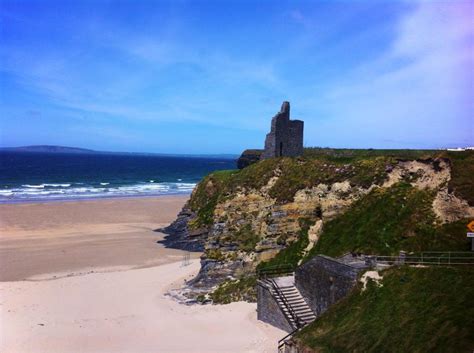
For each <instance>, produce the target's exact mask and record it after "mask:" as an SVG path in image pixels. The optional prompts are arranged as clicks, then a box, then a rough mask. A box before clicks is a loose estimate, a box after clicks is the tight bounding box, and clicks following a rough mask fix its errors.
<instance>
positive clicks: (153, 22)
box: [0, 0, 474, 154]
mask: <svg viewBox="0 0 474 353" xmlns="http://www.w3.org/2000/svg"><path fill="white" fill-rule="evenodd" d="M473 16H474V1H456V0H450V1H434V0H433V1H414V0H413V1H388V0H373V1H359V0H354V1H349V0H346V1H316V0H314V1H283V0H279V1H270V0H267V1H257V0H255V1H246V0H240V1H225V0H221V1H217V0H216V1H183V0H173V1H145V0H141V1H132V0H129V1H123V0H116V1H105V0H94V1H92V0H90V1H89V0H76V1H72V0H62V1H50V0H41V1H39V0H38V1H26V0H25V1H7V0H0V41H1V45H0V64H1V65H0V103H1V106H0V146H2V147H6V146H24V145H38V144H49V145H64V146H75V147H83V148H92V149H97V150H107V151H127V152H158V153H212V154H217V153H235V154H237V153H240V152H241V151H243V150H244V149H246V148H263V144H264V139H265V134H266V133H267V132H268V131H269V129H270V121H271V118H272V117H273V116H274V115H275V114H276V113H277V112H278V111H279V109H280V106H281V103H282V102H283V101H285V100H287V101H290V104H291V117H292V118H293V119H301V120H304V122H305V133H304V134H305V136H304V145H305V146H307V147H313V146H320V147H335V148H445V147H456V146H466V145H474V122H473V120H474V118H473V116H474V114H473V113H474V103H473V102H474V99H473V98H474V97H473V95H474V70H473V63H474V21H472V18H473Z"/></svg>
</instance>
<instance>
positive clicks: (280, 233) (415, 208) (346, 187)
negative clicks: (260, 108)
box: [164, 149, 474, 302]
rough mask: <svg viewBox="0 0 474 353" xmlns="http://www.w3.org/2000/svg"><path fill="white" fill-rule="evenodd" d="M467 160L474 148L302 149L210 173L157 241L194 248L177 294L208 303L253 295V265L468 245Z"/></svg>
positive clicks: (472, 188) (473, 157)
mask: <svg viewBox="0 0 474 353" xmlns="http://www.w3.org/2000/svg"><path fill="white" fill-rule="evenodd" d="M473 162H474V153H473V152H462V153H459V152H454V153H447V152H443V151H377V150H365V151H364V150H329V149H310V150H306V151H305V156H304V157H300V158H272V159H267V160H263V161H260V162H258V163H255V164H251V165H249V166H248V167H246V168H244V169H242V170H236V171H220V172H215V173H212V174H210V175H208V176H207V177H205V178H204V179H203V180H202V181H201V182H200V183H199V185H198V186H197V187H196V188H195V190H194V191H193V193H192V195H191V198H190V200H189V202H188V203H187V204H186V206H185V207H184V208H183V210H182V212H181V213H180V215H179V216H178V219H177V220H176V221H175V222H174V223H173V224H171V225H170V226H169V227H167V228H166V229H165V230H164V231H165V232H167V233H168V234H169V236H168V237H167V239H166V241H165V244H167V245H168V246H173V247H178V248H184V249H188V250H198V251H200V250H202V251H203V255H202V257H201V265H202V266H201V271H200V273H199V275H198V276H197V277H196V278H195V279H194V280H192V281H191V282H189V283H188V287H187V288H186V291H185V292H186V296H187V297H188V298H191V299H196V298H197V299H198V300H200V301H206V300H208V299H212V300H213V301H214V302H225V301H229V300H239V299H246V300H252V298H253V296H254V290H253V288H252V285H253V283H255V281H254V275H253V274H254V273H255V269H256V268H257V266H258V267H259V268H262V267H265V266H270V265H275V264H280V263H287V264H288V263H289V264H292V265H293V266H296V265H298V264H300V263H301V262H303V261H306V260H307V259H309V258H311V256H312V255H314V254H317V253H323V254H326V255H331V256H337V255H342V254H344V253H345V252H349V251H351V252H363V253H367V254H370V253H376V254H397V253H398V251H399V250H401V249H403V250H405V251H414V252H417V251H423V250H438V249H439V250H467V249H468V243H467V241H466V238H465V231H464V222H465V219H466V218H467V217H473V216H474V207H473V206H474V185H473V181H472V178H471V177H470V175H471V176H472V172H473V170H472V169H473V167H472V166H473V165H474V163H473ZM229 298H231V299H229Z"/></svg>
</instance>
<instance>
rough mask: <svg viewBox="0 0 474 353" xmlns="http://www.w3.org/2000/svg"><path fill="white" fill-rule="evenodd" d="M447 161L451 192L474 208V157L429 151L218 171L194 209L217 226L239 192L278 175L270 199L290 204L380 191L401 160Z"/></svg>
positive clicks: (337, 155)
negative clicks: (222, 207) (308, 197)
mask: <svg viewBox="0 0 474 353" xmlns="http://www.w3.org/2000/svg"><path fill="white" fill-rule="evenodd" d="M429 158H446V159H449V161H450V163H451V167H452V177H451V180H450V181H449V189H450V191H453V192H454V194H455V195H457V196H460V197H462V198H463V199H465V200H467V201H468V202H469V203H470V204H471V205H474V178H472V175H474V151H466V152H447V151H438V150H437V151H428V150H354V149H326V148H309V149H305V155H304V156H303V157H299V158H285V157H283V158H271V159H267V160H263V161H260V162H258V163H255V164H252V165H250V166H248V167H246V168H244V169H242V170H230V171H218V172H214V173H212V174H210V175H208V176H207V177H205V178H204V179H203V180H202V181H201V182H200V183H199V184H198V186H197V188H196V190H195V192H194V193H193V195H192V198H191V200H190V206H191V209H193V210H194V211H196V212H197V213H198V218H197V219H196V222H195V226H196V227H200V226H208V225H210V224H212V215H213V212H214V209H215V206H216V204H217V203H218V202H219V201H222V200H224V199H225V198H227V197H229V196H231V195H233V194H235V192H237V191H238V190H243V189H246V190H249V189H255V190H259V189H260V188H262V187H263V186H265V185H266V184H267V183H268V182H269V180H270V179H271V178H272V177H273V176H275V175H278V176H279V177H278V180H277V181H276V182H275V184H274V185H273V186H272V187H271V188H270V190H269V195H270V196H271V197H273V198H275V199H276V200H277V202H278V203H280V204H284V203H288V202H291V201H292V200H293V198H294V195H295V193H296V192H297V191H298V190H301V189H304V188H311V187H313V186H316V185H318V184H320V183H324V184H332V183H335V182H341V181H349V182H350V183H351V184H352V185H353V186H360V187H364V188H368V187H369V186H371V185H373V184H375V185H380V184H382V183H383V181H384V180H385V178H386V175H387V170H389V168H390V167H391V166H393V165H395V164H396V163H398V161H400V160H414V159H425V160H426V159H429Z"/></svg>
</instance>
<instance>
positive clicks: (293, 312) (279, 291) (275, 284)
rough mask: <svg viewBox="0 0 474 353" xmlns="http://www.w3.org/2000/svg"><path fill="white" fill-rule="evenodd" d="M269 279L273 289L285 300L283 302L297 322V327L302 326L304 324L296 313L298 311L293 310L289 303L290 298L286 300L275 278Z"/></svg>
mask: <svg viewBox="0 0 474 353" xmlns="http://www.w3.org/2000/svg"><path fill="white" fill-rule="evenodd" d="M268 281H269V282H270V283H271V284H272V287H273V289H274V290H275V291H276V292H277V294H278V296H279V297H280V298H281V300H282V301H283V304H284V305H285V307H286V308H287V309H288V312H289V313H290V315H291V317H292V318H293V321H294V322H295V325H296V327H297V328H298V327H301V326H302V325H301V323H300V319H299V317H298V315H296V313H295V311H294V310H293V308H292V307H291V305H290V303H288V300H286V297H285V295H284V294H283V292H282V291H281V290H280V287H279V286H278V284H277V283H276V282H275V280H274V279H271V278H270V279H268ZM285 316H286V315H285Z"/></svg>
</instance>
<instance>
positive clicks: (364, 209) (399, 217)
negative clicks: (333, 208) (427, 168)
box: [307, 183, 469, 259]
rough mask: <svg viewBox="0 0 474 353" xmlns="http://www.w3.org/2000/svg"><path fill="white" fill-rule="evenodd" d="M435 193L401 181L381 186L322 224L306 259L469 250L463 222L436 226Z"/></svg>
mask: <svg viewBox="0 0 474 353" xmlns="http://www.w3.org/2000/svg"><path fill="white" fill-rule="evenodd" d="M433 198H434V193H433V192H432V191H428V190H420V189H417V188H414V187H412V186H410V185H409V184H405V183H399V184H396V185H394V186H392V187H391V188H388V189H385V188H378V189H375V190H373V191H372V192H371V193H369V194H368V195H366V196H364V197H363V198H361V199H360V200H358V201H356V202H355V203H354V204H353V205H352V206H351V207H350V208H349V209H348V210H347V211H346V212H344V213H343V214H341V215H339V216H338V217H336V218H335V219H333V220H331V221H329V222H327V223H326V224H325V225H324V228H323V232H322V234H321V237H320V238H319V241H318V243H317V244H316V246H315V247H314V248H313V249H312V250H311V251H310V253H309V254H308V256H307V258H308V259H309V258H311V257H312V256H314V255H316V254H318V253H321V254H325V255H329V256H340V255H343V254H344V253H346V252H350V251H352V252H362V253H366V254H378V255H391V254H396V253H398V252H399V251H400V250H405V251H413V252H420V251H435V250H453V251H456V250H459V251H468V250H469V244H468V242H467V241H466V234H465V230H464V228H465V223H466V222H465V220H463V221H459V222H456V223H453V224H447V225H443V226H437V225H436V223H435V215H434V213H433V211H432V208H431V205H432V202H433Z"/></svg>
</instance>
